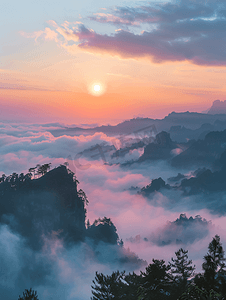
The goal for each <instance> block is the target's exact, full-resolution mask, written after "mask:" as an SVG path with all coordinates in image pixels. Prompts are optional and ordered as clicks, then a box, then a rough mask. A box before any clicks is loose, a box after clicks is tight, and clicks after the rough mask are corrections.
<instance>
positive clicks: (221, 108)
mask: <svg viewBox="0 0 226 300" xmlns="http://www.w3.org/2000/svg"><path fill="white" fill-rule="evenodd" d="M208 114H212V115H216V114H226V100H224V101H220V100H215V101H213V104H212V106H211V107H210V109H209V111H208Z"/></svg>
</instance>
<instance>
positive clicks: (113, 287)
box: [91, 271, 126, 300]
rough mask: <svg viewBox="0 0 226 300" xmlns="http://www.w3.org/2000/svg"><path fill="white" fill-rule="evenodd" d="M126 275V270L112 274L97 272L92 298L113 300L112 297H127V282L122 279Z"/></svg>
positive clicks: (95, 299) (94, 299) (92, 299)
mask: <svg viewBox="0 0 226 300" xmlns="http://www.w3.org/2000/svg"><path fill="white" fill-rule="evenodd" d="M124 275H125V271H124V272H119V271H116V272H113V273H112V274H111V275H106V276H105V275H104V274H103V273H98V272H96V276H95V279H94V280H93V285H92V286H91V288H92V295H93V297H92V298H91V300H112V299H125V298H123V297H124V296H125V292H124V288H125V285H126V284H125V283H123V281H122V279H123V277H124Z"/></svg>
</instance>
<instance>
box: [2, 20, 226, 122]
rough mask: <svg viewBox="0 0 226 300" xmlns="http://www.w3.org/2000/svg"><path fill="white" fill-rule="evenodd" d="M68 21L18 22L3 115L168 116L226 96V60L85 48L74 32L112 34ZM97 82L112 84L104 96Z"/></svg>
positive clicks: (65, 118) (78, 118)
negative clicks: (202, 61)
mask: <svg viewBox="0 0 226 300" xmlns="http://www.w3.org/2000/svg"><path fill="white" fill-rule="evenodd" d="M75 23H76V22H75ZM77 23H79V22H77ZM68 24H69V22H65V23H63V24H61V26H58V25H57V24H56V23H55V22H54V21H48V22H47V25H45V26H44V27H43V26H42V27H41V28H42V29H40V30H37V31H35V30H33V31H32V30H30V31H29V30H28V29H27V31H24V30H20V28H18V30H17V31H14V33H13V35H14V38H15V40H16V43H17V44H18V46H17V47H15V45H11V44H10V43H13V42H12V40H13V39H12V37H13V36H10V39H11V41H10V42H9V39H8V40H7V39H5V40H4V42H8V46H7V51H6V50H5V52H4V55H2V56H1V62H2V66H1V69H0V105H1V111H0V117H1V118H2V119H4V120H17V121H26V122H31V121H32V122H33V121H35V122H38V121H42V122H48V121H51V122H52V121H54V122H55V121H61V122H65V123H74V124H78V123H80V122H92V121H94V122H100V123H101V122H104V123H106V122H107V123H112V122H115V121H116V120H125V119H129V118H133V117H134V116H143V117H151V118H163V117H164V116H165V115H167V114H168V113H170V112H171V111H178V112H179V111H188V110H189V111H198V112H202V111H204V110H207V109H208V108H209V107H210V106H211V104H212V102H213V101H214V100H216V99H219V100H225V99H226V96H225V94H226V93H225V92H226V87H225V73H226V69H225V66H224V65H223V64H222V65H220V64H218V65H214V64H212V65H211V63H210V65H208V64H206V65H198V64H196V63H195V62H192V61H190V62H189V61H187V60H186V59H182V60H181V61H177V60H175V58H173V59H172V61H170V59H169V60H165V61H164V62H162V63H154V62H153V61H152V58H151V57H150V56H145V55H144V56H140V57H135V56H136V55H135V56H134V58H128V57H126V54H125V53H124V52H123V54H122V55H121V54H120V52H117V51H116V50H115V51H112V50H109V51H108V50H106V49H104V50H102V49H101V48H100V47H101V46H98V47H99V49H97V50H96V48H95V49H94V50H93V48H92V47H91V46H90V48H87V46H86V47H85V48H82V47H78V46H76V45H75V44H73V45H71V44H70V43H69V42H70V41H71V40H70V39H74V40H76V39H80V38H83V39H84V36H85V38H87V40H88V42H90V43H91V42H92V38H93V37H95V36H96V39H97V42H98V41H99V40H98V39H101V38H105V37H106V35H102V36H101V35H100V34H95V33H94V31H92V30H91V29H89V31H88V30H87V29H84V28H85V27H84V28H83V29H80V31H78V33H74V32H75V31H76V29H74V31H72V30H69V27H68V26H69V25H68ZM51 26H52V27H51ZM76 26H77V25H76ZM65 28H66V29H67V32H66V31H64V29H65ZM103 28H104V27H103ZM66 29H65V30H66ZM82 30H83V31H82ZM60 34H61V38H60V37H59V35H60ZM150 34H151V33H150ZM81 35H83V36H82V37H81ZM86 35H87V37H86ZM131 35H132V33H131ZM69 36H71V37H69ZM111 37H112V36H111V35H108V38H109V39H110V38H111ZM135 37H137V36H135ZM139 37H142V33H141V34H140V36H139ZM63 38H64V40H62V39H63ZM88 42H87V43H88ZM97 42H96V43H97ZM113 42H114V41H113ZM120 45H121V44H120ZM94 46H95V47H97V46H96V45H94ZM126 47H127V48H128V51H129V46H128V45H126ZM124 50H125V49H124ZM124 50H123V51H124ZM120 51H122V50H120ZM91 52H92V53H91ZM204 54H205V53H204ZM153 55H157V54H153ZM204 56H205V55H204ZM179 60H180V59H179ZM93 83H98V84H100V86H102V87H103V88H104V90H103V93H102V95H100V96H98V95H95V96H94V95H92V93H91V92H92V91H91V90H90V89H91V86H92V84H93Z"/></svg>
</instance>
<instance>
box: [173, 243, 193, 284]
mask: <svg viewBox="0 0 226 300" xmlns="http://www.w3.org/2000/svg"><path fill="white" fill-rule="evenodd" d="M187 253H188V250H184V249H182V248H180V249H179V250H178V251H177V252H175V255H176V259H174V258H171V262H169V265H170V268H171V273H172V274H175V277H174V278H175V279H176V281H177V282H178V283H179V284H181V285H183V286H185V285H186V284H187V280H188V278H189V277H191V276H192V275H193V274H194V270H195V266H192V260H188V254H187Z"/></svg>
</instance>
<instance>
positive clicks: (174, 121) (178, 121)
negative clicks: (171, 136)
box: [50, 111, 226, 138]
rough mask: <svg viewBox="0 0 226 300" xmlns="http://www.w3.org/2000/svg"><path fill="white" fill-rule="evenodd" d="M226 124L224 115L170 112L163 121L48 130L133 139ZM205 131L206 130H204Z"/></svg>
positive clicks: (62, 133) (128, 121) (70, 134)
mask: <svg viewBox="0 0 226 300" xmlns="http://www.w3.org/2000/svg"><path fill="white" fill-rule="evenodd" d="M216 121H220V122H226V114H219V115H211V114H202V113H196V112H188V111H187V112H183V113H176V112H172V113H170V114H169V115H168V116H166V117H165V118H164V119H150V118H135V119H131V120H126V121H124V122H122V123H119V124H118V125H115V126H111V125H108V126H99V127H94V128H92V129H84V128H79V127H64V128H61V129H54V130H50V132H51V133H52V134H53V135H54V136H55V137H58V136H61V135H64V134H65V135H69V136H74V135H80V134H83V135H88V134H94V133H95V132H103V133H105V134H107V135H109V136H113V135H133V136H134V138H137V137H140V136H143V135H144V134H149V135H153V134H154V135H156V134H157V133H158V132H161V131H167V132H168V131H169V130H170V128H171V127H172V126H182V127H183V126H184V127H186V128H188V129H191V130H196V129H198V128H200V127H201V126H202V125H203V124H210V125H213V124H214V122H216ZM205 130H206V129H205Z"/></svg>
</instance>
